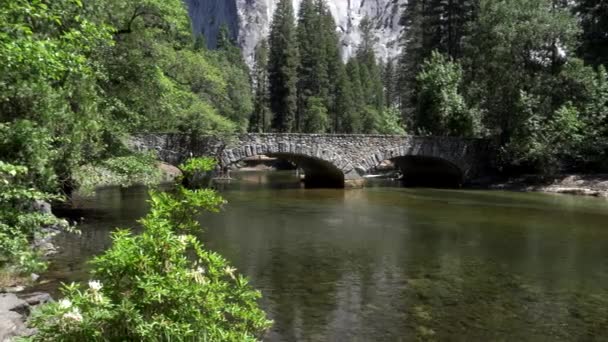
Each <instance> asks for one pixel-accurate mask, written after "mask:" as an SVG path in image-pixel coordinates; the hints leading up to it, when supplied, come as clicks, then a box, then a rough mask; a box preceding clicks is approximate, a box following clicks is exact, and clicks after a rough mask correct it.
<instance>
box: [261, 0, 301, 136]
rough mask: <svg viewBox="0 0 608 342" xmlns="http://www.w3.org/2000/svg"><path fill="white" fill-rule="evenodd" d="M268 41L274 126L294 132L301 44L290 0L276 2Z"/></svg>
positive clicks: (279, 129)
mask: <svg viewBox="0 0 608 342" xmlns="http://www.w3.org/2000/svg"><path fill="white" fill-rule="evenodd" d="M269 44H270V55H269V60H268V79H269V89H270V108H271V109H272V112H273V114H274V116H273V120H272V128H273V129H274V130H276V131H278V132H292V131H293V129H294V123H295V116H296V110H297V88H296V83H297V66H298V48H297V41H296V27H295V18H294V11H293V5H292V2H291V0H280V1H279V3H278V4H277V9H276V10H275V13H274V16H273V20H272V26H271V30H270V39H269Z"/></svg>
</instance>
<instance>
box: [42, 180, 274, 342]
mask: <svg viewBox="0 0 608 342" xmlns="http://www.w3.org/2000/svg"><path fill="white" fill-rule="evenodd" d="M150 203H151V210H150V213H149V214H148V215H147V216H146V217H145V218H144V219H142V220H141V223H142V225H143V227H144V231H143V233H142V234H140V235H133V233H131V231H129V230H118V231H116V232H115V233H114V234H113V236H112V239H113V245H112V247H111V248H110V249H109V250H108V251H106V252H105V253H104V254H102V255H101V256H99V257H97V258H95V259H94V260H93V261H92V265H93V271H92V274H93V277H94V279H96V280H92V281H90V282H89V284H88V287H86V288H83V287H82V286H79V285H74V284H72V285H69V286H66V287H65V288H64V290H63V291H64V295H65V299H62V300H60V301H59V302H57V303H51V304H48V305H46V306H43V307H42V308H41V309H40V310H39V311H38V312H37V313H35V314H34V316H33V318H32V324H33V326H34V327H36V328H37V329H38V334H37V335H35V336H34V337H33V340H34V341H68V342H69V341H79V342H81V341H256V340H258V339H260V338H261V335H262V334H263V333H264V332H265V330H266V329H267V328H268V327H269V326H270V321H268V320H267V319H266V316H265V314H264V312H263V311H262V310H261V309H260V308H259V307H258V305H257V302H256V301H257V299H258V298H260V293H259V292H258V291H255V290H253V289H252V288H251V287H250V286H249V284H248V281H247V279H246V278H245V277H243V276H242V275H239V274H237V273H236V269H235V268H233V267H231V266H230V265H229V264H228V262H227V261H226V260H225V259H224V258H222V257H221V256H220V255H219V254H217V253H214V252H211V251H207V250H205V249H204V248H203V245H202V244H201V243H200V242H199V241H198V239H197V238H196V237H195V236H194V235H192V234H194V233H195V232H197V231H199V230H200V226H199V223H198V222H197V221H196V217H197V216H198V215H199V214H200V213H201V211H202V210H203V209H204V210H207V211H212V212H215V211H218V210H219V208H220V206H221V205H222V204H223V203H224V200H223V199H222V198H221V197H220V196H219V195H218V194H217V193H216V192H214V191H212V190H209V189H202V190H187V189H185V188H183V187H181V186H178V187H177V189H176V191H175V192H174V193H159V192H152V193H151V200H150Z"/></svg>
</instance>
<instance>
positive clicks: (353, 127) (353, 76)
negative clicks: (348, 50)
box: [343, 58, 365, 133]
mask: <svg viewBox="0 0 608 342" xmlns="http://www.w3.org/2000/svg"><path fill="white" fill-rule="evenodd" d="M359 69H360V68H359V62H358V61H357V59H356V58H350V59H349V61H348V63H346V75H347V76H348V88H350V89H345V91H347V90H349V91H350V94H351V99H352V102H351V103H352V105H351V111H350V117H348V118H345V119H347V120H348V122H344V123H343V126H344V127H345V128H346V127H349V126H350V127H349V128H347V129H345V131H347V132H350V133H361V132H362V126H363V124H362V120H361V113H362V112H363V108H364V107H365V101H364V95H363V91H362V89H363V86H362V85H361V71H360V70H359Z"/></svg>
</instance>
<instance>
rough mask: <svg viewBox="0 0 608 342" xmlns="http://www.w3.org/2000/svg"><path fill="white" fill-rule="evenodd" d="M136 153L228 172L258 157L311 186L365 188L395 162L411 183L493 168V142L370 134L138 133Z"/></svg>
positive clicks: (452, 182)
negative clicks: (287, 165) (296, 171)
mask: <svg viewBox="0 0 608 342" xmlns="http://www.w3.org/2000/svg"><path fill="white" fill-rule="evenodd" d="M130 146H131V148H132V149H134V150H137V151H147V150H155V151H157V152H158V154H159V157H160V158H161V160H163V161H164V162H167V163H169V164H173V165H177V164H179V163H181V162H182V161H184V160H185V159H187V158H189V157H190V156H214V157H216V158H217V160H218V161H219V164H220V166H221V167H223V168H228V167H229V166H231V165H232V164H235V163H238V162H239V161H241V160H243V159H245V158H248V157H253V156H258V155H266V156H270V157H276V158H280V159H285V160H288V161H290V162H292V163H294V164H296V165H297V166H298V167H300V168H302V169H303V170H304V172H305V175H306V176H305V183H306V185H307V186H311V187H352V186H355V187H356V186H361V185H362V184H363V179H364V178H363V177H364V176H365V175H366V174H368V173H369V172H370V171H373V170H374V169H375V168H376V167H377V166H378V165H379V164H380V163H381V162H383V161H385V160H391V161H392V162H394V163H395V165H396V166H397V167H398V168H399V169H400V170H401V172H402V173H403V175H404V179H405V180H407V181H408V182H410V183H412V184H422V185H442V186H459V185H461V184H464V183H467V182H469V181H471V180H474V179H477V178H480V177H483V176H485V175H486V174H487V172H488V170H489V157H490V154H491V148H490V143H489V141H488V140H481V139H465V138H454V137H427V136H425V137H422V136H413V135H408V136H395V135H366V134H283V133H262V134H241V135H236V136H230V137H213V136H192V135H186V134H139V135H134V136H132V137H131V140H130Z"/></svg>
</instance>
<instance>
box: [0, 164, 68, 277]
mask: <svg viewBox="0 0 608 342" xmlns="http://www.w3.org/2000/svg"><path fill="white" fill-rule="evenodd" d="M28 178H29V174H28V169H27V168H26V167H24V166H17V165H12V164H8V163H5V162H2V161H0V269H3V270H4V271H7V269H9V268H10V270H8V271H10V272H11V273H20V272H39V271H41V270H43V269H44V268H45V266H46V264H45V263H44V262H43V261H41V259H40V256H39V255H38V253H37V251H36V250H35V249H34V248H33V247H32V246H31V242H32V240H33V238H34V237H35V236H37V235H40V234H42V232H41V227H44V226H50V225H58V224H61V225H63V226H67V224H66V223H65V221H62V220H58V219H57V218H55V216H53V215H51V214H44V213H40V212H36V211H35V210H33V208H32V205H33V203H34V202H35V201H48V200H52V199H56V197H55V196H51V195H49V194H47V193H44V192H40V191H37V190H35V189H32V188H31V187H30V186H28V185H27V182H28Z"/></svg>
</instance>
